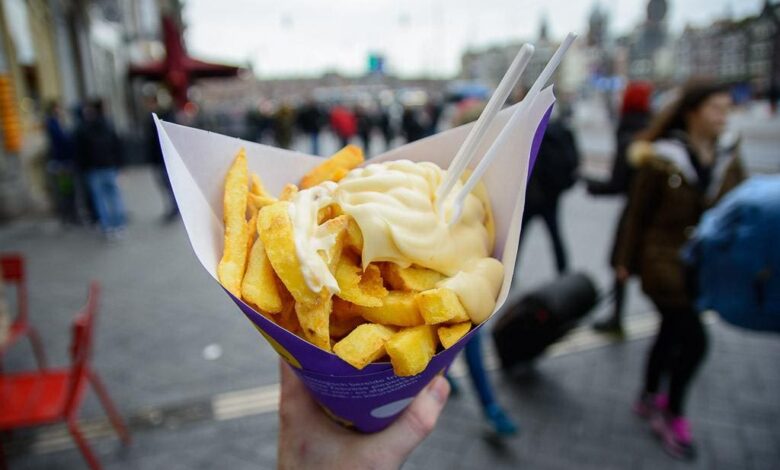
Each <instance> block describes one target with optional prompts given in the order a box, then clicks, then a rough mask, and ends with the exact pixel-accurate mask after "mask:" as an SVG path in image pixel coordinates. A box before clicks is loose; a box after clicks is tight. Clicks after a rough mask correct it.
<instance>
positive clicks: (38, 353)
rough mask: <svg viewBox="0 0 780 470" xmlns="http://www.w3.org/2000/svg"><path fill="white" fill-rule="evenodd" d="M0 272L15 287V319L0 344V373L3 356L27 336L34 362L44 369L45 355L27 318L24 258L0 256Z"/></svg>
mask: <svg viewBox="0 0 780 470" xmlns="http://www.w3.org/2000/svg"><path fill="white" fill-rule="evenodd" d="M0 271H2V276H3V281H4V282H6V283H8V284H9V285H10V284H15V285H16V307H17V309H16V310H17V312H16V318H14V320H13V323H11V328H10V330H9V331H8V337H7V338H6V339H5V341H3V342H1V343H0V371H2V369H3V364H2V360H3V355H4V354H5V352H6V351H8V349H10V348H11V346H13V345H14V343H16V342H17V341H19V340H20V339H22V337H24V336H27V338H28V339H29V340H30V344H31V345H32V348H33V353H35V360H36V361H37V362H38V367H39V368H40V369H45V368H46V355H45V354H44V353H43V344H41V338H40V336H38V332H37V331H36V330H35V328H33V326H32V325H30V322H29V321H28V317H27V281H26V279H25V274H24V258H23V257H22V256H21V255H19V254H7V255H2V256H0Z"/></svg>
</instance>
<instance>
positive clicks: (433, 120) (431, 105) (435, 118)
mask: <svg viewBox="0 0 780 470" xmlns="http://www.w3.org/2000/svg"><path fill="white" fill-rule="evenodd" d="M442 111H444V104H443V103H442V101H441V100H440V99H431V100H429V101H428V103H427V104H426V105H425V113H426V114H427V116H428V125H427V126H426V128H425V136H426V137H428V136H431V135H433V134H435V133H436V131H437V130H438V129H439V119H441V114H442Z"/></svg>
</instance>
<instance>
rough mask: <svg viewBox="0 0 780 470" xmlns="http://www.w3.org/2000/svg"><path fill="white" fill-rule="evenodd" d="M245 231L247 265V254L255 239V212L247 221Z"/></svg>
mask: <svg viewBox="0 0 780 470" xmlns="http://www.w3.org/2000/svg"><path fill="white" fill-rule="evenodd" d="M246 231H247V237H246V253H247V255H246V256H247V263H248V262H249V254H250V252H251V250H252V245H254V243H255V239H256V238H257V212H255V213H254V214H252V217H250V219H249V221H248V222H247V223H246ZM245 275H246V273H245Z"/></svg>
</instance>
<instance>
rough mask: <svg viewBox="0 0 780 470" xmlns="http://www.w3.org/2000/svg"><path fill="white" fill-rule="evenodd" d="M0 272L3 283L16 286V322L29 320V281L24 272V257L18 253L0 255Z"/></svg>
mask: <svg viewBox="0 0 780 470" xmlns="http://www.w3.org/2000/svg"><path fill="white" fill-rule="evenodd" d="M0 271H2V276H3V281H5V282H6V283H9V284H16V309H17V314H16V320H15V321H17V322H22V321H26V320H27V279H26V276H25V272H24V257H23V256H22V255H20V254H18V253H5V254H2V255H0Z"/></svg>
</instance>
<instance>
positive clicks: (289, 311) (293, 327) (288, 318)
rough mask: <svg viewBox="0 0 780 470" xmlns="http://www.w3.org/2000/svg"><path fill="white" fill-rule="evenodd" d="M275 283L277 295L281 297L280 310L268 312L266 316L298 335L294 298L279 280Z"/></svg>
mask: <svg viewBox="0 0 780 470" xmlns="http://www.w3.org/2000/svg"><path fill="white" fill-rule="evenodd" d="M277 285H278V288H279V295H280V296H281V298H282V311H281V312H280V313H278V314H276V315H271V314H268V315H267V316H268V317H270V318H271V320H273V321H275V322H276V323H277V324H278V325H279V326H281V327H282V328H284V329H285V330H287V331H289V332H290V333H295V334H296V335H300V334H301V323H300V322H299V321H298V315H297V314H296V313H295V300H294V299H293V298H292V295H290V293H289V292H287V289H285V287H284V285H283V284H282V283H281V282H279V283H278V284H277Z"/></svg>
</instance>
